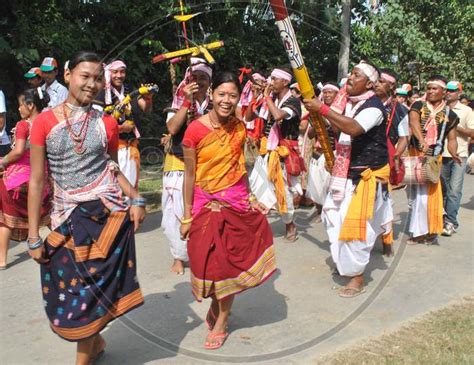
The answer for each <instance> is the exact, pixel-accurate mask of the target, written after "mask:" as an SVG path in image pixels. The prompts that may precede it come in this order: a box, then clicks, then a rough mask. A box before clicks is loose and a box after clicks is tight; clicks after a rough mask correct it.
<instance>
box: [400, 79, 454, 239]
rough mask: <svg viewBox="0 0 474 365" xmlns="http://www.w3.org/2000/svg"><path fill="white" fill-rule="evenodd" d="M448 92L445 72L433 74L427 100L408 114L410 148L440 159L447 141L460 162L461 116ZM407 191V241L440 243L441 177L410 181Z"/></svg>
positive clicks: (441, 224)
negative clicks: (458, 130)
mask: <svg viewBox="0 0 474 365" xmlns="http://www.w3.org/2000/svg"><path fill="white" fill-rule="evenodd" d="M445 96H446V79H445V78H444V77H443V76H442V75H434V76H431V77H430V78H429V80H428V83H427V86H426V101H421V100H420V101H416V102H414V103H413V105H412V106H411V109H410V113H409V116H408V117H409V124H410V128H411V131H412V135H413V136H412V138H411V141H410V147H409V150H408V152H409V155H410V156H423V157H424V156H427V157H436V158H437V159H441V153H442V152H443V147H444V145H445V141H447V143H446V144H447V149H448V151H449V153H450V154H451V157H452V159H453V160H454V161H455V162H456V163H458V164H461V159H460V158H459V156H458V155H457V149H458V146H457V141H456V126H457V125H458V123H459V118H458V116H457V115H456V114H455V113H454V112H453V111H452V110H451V109H450V107H449V106H448V105H446V102H445V101H444V98H445ZM407 194H408V206H409V227H408V231H409V232H410V235H411V238H410V239H409V240H408V244H412V245H413V244H417V243H424V244H426V245H432V244H437V243H438V235H439V234H441V233H442V232H443V204H442V203H443V193H442V187H441V181H438V182H437V183H431V182H426V183H419V184H412V185H409V186H408V189H407Z"/></svg>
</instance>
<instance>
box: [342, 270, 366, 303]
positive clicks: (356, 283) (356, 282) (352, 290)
mask: <svg viewBox="0 0 474 365" xmlns="http://www.w3.org/2000/svg"><path fill="white" fill-rule="evenodd" d="M364 292H365V290H364V275H358V276H354V277H352V278H351V281H349V283H348V284H347V285H346V286H345V287H344V288H342V289H341V290H339V296H340V297H343V298H354V297H356V296H358V295H360V294H362V293H364Z"/></svg>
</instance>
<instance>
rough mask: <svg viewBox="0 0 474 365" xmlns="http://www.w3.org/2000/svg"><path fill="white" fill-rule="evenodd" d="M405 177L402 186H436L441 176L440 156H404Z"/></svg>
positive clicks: (402, 159)
mask: <svg viewBox="0 0 474 365" xmlns="http://www.w3.org/2000/svg"><path fill="white" fill-rule="evenodd" d="M401 161H402V163H403V166H404V167H405V176H404V177H403V181H402V182H401V184H408V185H412V184H427V183H431V184H436V183H438V181H439V177H440V175H441V158H440V157H439V156H403V157H402V158H401Z"/></svg>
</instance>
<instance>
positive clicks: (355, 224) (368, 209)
mask: <svg viewBox="0 0 474 365" xmlns="http://www.w3.org/2000/svg"><path fill="white" fill-rule="evenodd" d="M389 178H390V165H388V164H387V165H385V166H384V167H382V168H380V169H377V170H372V169H366V170H364V171H363V172H362V174H361V179H360V181H359V183H358V184H357V187H356V190H355V192H354V195H353V196H352V199H351V202H350V204H349V209H348V211H347V214H346V217H345V218H344V223H343V224H342V227H341V232H340V233H339V240H341V241H366V240H367V222H368V221H369V220H371V219H372V218H373V216H374V209H375V196H376V193H377V179H379V180H381V181H382V183H388V180H389Z"/></svg>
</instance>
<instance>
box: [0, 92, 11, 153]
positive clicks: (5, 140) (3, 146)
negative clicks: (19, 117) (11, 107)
mask: <svg viewBox="0 0 474 365" xmlns="http://www.w3.org/2000/svg"><path fill="white" fill-rule="evenodd" d="M8 152H10V137H8V133H7V106H6V103H5V94H3V91H2V90H0V157H3V156H5V155H6V154H7V153H8Z"/></svg>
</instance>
